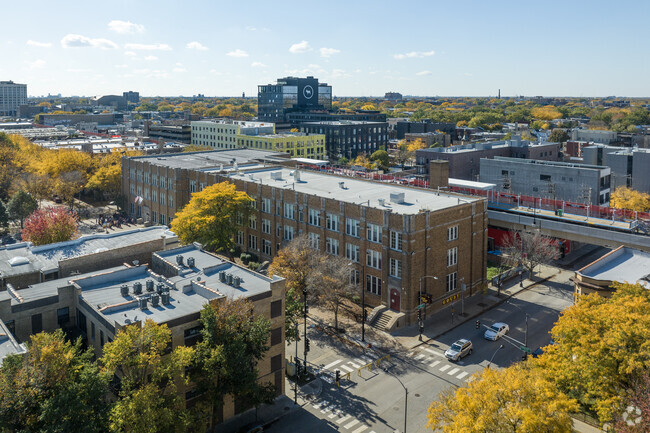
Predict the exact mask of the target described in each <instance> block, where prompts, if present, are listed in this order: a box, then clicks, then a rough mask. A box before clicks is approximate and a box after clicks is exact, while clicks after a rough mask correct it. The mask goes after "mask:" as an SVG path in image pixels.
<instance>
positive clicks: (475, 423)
mask: <svg viewBox="0 0 650 433" xmlns="http://www.w3.org/2000/svg"><path fill="white" fill-rule="evenodd" d="M577 408H578V405H577V403H576V402H575V400H573V399H571V398H569V397H567V396H566V395H564V394H563V393H561V392H559V391H558V390H557V389H556V388H555V386H554V384H553V383H552V382H551V381H550V380H549V379H547V378H546V377H545V376H544V375H543V374H541V371H539V370H538V369H533V368H530V367H529V366H527V365H526V364H516V365H513V366H511V367H508V368H506V369H503V370H496V369H492V368H489V367H488V368H486V369H484V370H483V371H481V372H479V373H477V374H476V375H475V376H474V379H473V380H472V381H470V382H469V383H468V384H467V385H465V386H463V387H461V388H458V389H455V390H454V389H448V390H447V391H444V392H443V393H442V394H441V395H440V399H439V400H438V401H434V402H433V403H431V406H429V411H428V416H427V418H428V421H429V422H428V424H427V427H428V428H431V429H432V430H438V429H439V430H441V431H443V432H445V433H484V432H499V433H501V432H513V433H518V432H522V433H534V432H546V433H556V432H557V433H564V432H566V433H568V432H571V431H573V429H572V420H571V417H570V416H569V413H571V412H574V411H575V410H576V409H577Z"/></svg>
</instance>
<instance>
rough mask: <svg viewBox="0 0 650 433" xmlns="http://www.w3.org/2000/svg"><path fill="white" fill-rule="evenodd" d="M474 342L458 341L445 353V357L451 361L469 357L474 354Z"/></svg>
mask: <svg viewBox="0 0 650 433" xmlns="http://www.w3.org/2000/svg"><path fill="white" fill-rule="evenodd" d="M472 348H473V347H472V342H471V341H469V340H465V339H462V340H458V341H457V342H455V343H454V344H452V345H451V347H450V348H449V349H447V351H446V352H445V356H446V357H447V359H449V360H450V361H458V360H459V359H460V358H464V357H466V356H467V355H471V353H472Z"/></svg>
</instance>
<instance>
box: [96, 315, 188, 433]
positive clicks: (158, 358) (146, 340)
mask: <svg viewBox="0 0 650 433" xmlns="http://www.w3.org/2000/svg"><path fill="white" fill-rule="evenodd" d="M171 343H172V337H171V331H170V330H169V328H167V326H166V325H158V324H157V323H155V322H154V321H153V320H149V319H147V320H146V321H145V323H144V324H143V325H142V326H140V324H133V325H129V326H126V327H124V328H122V329H121V330H120V331H119V332H118V334H117V335H116V336H115V340H114V341H112V342H110V343H107V344H106V345H105V346H104V354H103V356H102V358H101V363H102V365H103V366H104V370H105V371H106V372H107V373H108V374H110V375H111V376H112V375H116V376H117V377H118V378H119V379H120V387H119V390H116V392H117V396H118V400H117V402H115V404H114V405H113V406H112V407H111V410H110V415H109V418H110V426H111V430H112V431H114V432H135V431H138V432H139V431H144V432H151V433H155V432H161V431H165V432H182V431H185V430H186V428H187V426H188V423H189V420H190V417H189V414H188V412H187V411H186V410H185V408H184V407H185V401H184V399H182V398H181V397H180V396H179V395H178V393H177V392H176V390H177V388H176V381H185V382H186V381H187V380H186V379H187V378H186V375H185V368H186V367H189V365H190V363H191V361H192V357H193V355H194V350H193V349H192V348H191V347H186V346H180V347H177V348H175V349H174V350H172V351H171V353H170V354H169V355H167V348H168V346H170V345H171ZM134 411H136V412H134Z"/></svg>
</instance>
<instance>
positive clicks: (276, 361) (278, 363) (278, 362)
mask: <svg viewBox="0 0 650 433" xmlns="http://www.w3.org/2000/svg"><path fill="white" fill-rule="evenodd" d="M280 369H282V355H281V354H280V355H275V356H273V357H271V371H277V370H280Z"/></svg>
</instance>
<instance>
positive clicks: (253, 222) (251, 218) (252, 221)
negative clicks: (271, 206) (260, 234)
mask: <svg viewBox="0 0 650 433" xmlns="http://www.w3.org/2000/svg"><path fill="white" fill-rule="evenodd" d="M248 227H250V228H252V229H253V230H255V229H257V216H255V215H251V216H249V217H248Z"/></svg>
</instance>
